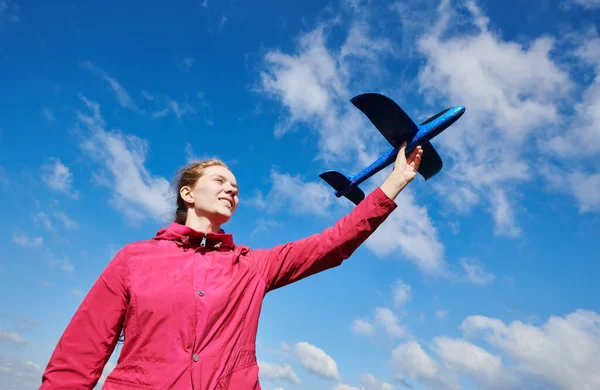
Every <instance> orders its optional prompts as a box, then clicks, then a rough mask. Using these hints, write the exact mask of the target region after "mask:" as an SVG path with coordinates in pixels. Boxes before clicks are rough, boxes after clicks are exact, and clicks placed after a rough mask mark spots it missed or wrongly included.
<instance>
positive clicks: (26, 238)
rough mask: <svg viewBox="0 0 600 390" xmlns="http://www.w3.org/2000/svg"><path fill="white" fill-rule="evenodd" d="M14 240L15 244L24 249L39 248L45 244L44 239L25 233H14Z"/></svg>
mask: <svg viewBox="0 0 600 390" xmlns="http://www.w3.org/2000/svg"><path fill="white" fill-rule="evenodd" d="M12 240H13V242H14V243H15V244H17V245H18V246H22V247H29V248H38V247H40V246H42V244H43V243H44V239H43V238H42V237H40V236H33V237H32V236H30V235H29V234H27V233H24V232H14V233H13V235H12Z"/></svg>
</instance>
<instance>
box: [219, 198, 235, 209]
mask: <svg viewBox="0 0 600 390" xmlns="http://www.w3.org/2000/svg"><path fill="white" fill-rule="evenodd" d="M219 201H220V202H221V203H223V204H224V205H225V206H227V207H229V208H230V209H232V208H233V201H232V200H231V199H229V198H220V199H219Z"/></svg>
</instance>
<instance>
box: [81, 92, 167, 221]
mask: <svg viewBox="0 0 600 390" xmlns="http://www.w3.org/2000/svg"><path fill="white" fill-rule="evenodd" d="M82 100H83V101H84V102H85V103H86V104H87V106H88V108H89V109H90V110H91V111H92V115H85V114H81V113H80V114H79V116H78V123H79V124H80V125H81V126H84V127H87V129H88V130H89V135H88V136H87V137H86V138H85V139H84V141H83V142H82V143H81V148H82V149H83V150H84V151H85V152H87V154H88V155H89V156H90V157H91V158H92V159H94V160H95V161H97V162H98V163H100V164H101V166H102V168H103V171H102V173H101V174H97V175H96V176H95V178H96V181H97V182H98V183H99V184H102V185H105V186H106V187H108V188H109V189H110V190H111V192H112V199H111V204H112V206H113V207H115V208H116V209H118V210H119V211H121V212H122V213H123V215H124V216H125V217H126V219H127V221H128V222H130V223H134V224H135V223H139V222H141V221H144V220H145V219H147V218H154V219H155V220H158V221H161V222H164V221H165V220H166V218H169V217H170V216H168V213H169V212H170V211H171V208H172V207H171V204H170V203H169V200H168V195H169V191H170V188H169V182H168V181H167V180H166V179H165V178H163V177H159V176H154V175H152V174H151V173H150V172H149V171H148V169H147V168H146V167H145V160H146V156H147V154H148V144H147V142H146V141H145V140H143V139H141V138H139V137H136V136H134V135H128V134H124V133H122V132H119V131H108V130H106V129H105V128H104V126H105V124H104V120H103V119H102V116H101V115H100V108H99V105H98V104H97V103H94V102H91V101H89V100H87V99H86V98H84V97H82Z"/></svg>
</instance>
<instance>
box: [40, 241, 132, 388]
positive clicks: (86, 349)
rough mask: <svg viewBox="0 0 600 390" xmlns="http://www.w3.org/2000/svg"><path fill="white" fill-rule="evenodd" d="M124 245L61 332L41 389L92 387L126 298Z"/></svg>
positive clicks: (116, 335) (116, 333)
mask: <svg viewBox="0 0 600 390" xmlns="http://www.w3.org/2000/svg"><path fill="white" fill-rule="evenodd" d="M126 250H127V247H125V248H123V249H122V250H121V251H119V253H117V255H116V256H115V257H114V258H113V259H112V261H111V262H110V263H109V264H108V265H107V267H106V268H105V269H104V271H103V272H102V274H101V275H100V277H99V278H98V280H97V281H96V282H95V283H94V285H93V286H92V288H91V289H90V291H89V292H88V294H87V295H86V297H85V298H84V300H83V302H82V303H81V305H80V306H79V308H78V309H77V311H76V312H75V314H74V315H73V318H72V319H71V321H70V322H69V324H68V325H67V328H66V329H65V331H64V333H63V334H62V336H61V338H60V340H59V341H58V344H57V345H56V348H55V349H54V352H53V354H52V356H51V357H50V361H49V362H48V365H47V367H46V370H45V372H44V374H43V375H42V384H41V387H40V389H43V390H54V389H92V388H93V387H94V386H96V384H97V382H98V380H99V378H100V376H101V374H102V370H103V369H104V366H105V365H106V362H107V361H108V359H109V358H110V355H111V354H112V352H113V350H114V348H115V346H116V344H117V341H118V338H119V336H120V333H121V329H122V324H123V319H124V316H125V312H126V308H127V303H128V302H129V288H128V286H129V271H128V263H127V254H126Z"/></svg>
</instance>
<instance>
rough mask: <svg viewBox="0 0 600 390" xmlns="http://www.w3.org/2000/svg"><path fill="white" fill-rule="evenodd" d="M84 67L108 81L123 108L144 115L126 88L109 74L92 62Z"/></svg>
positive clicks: (84, 64) (88, 62) (86, 63)
mask: <svg viewBox="0 0 600 390" xmlns="http://www.w3.org/2000/svg"><path fill="white" fill-rule="evenodd" d="M83 66H84V67H85V68H87V69H89V70H90V71H91V72H93V73H94V74H95V75H97V76H99V77H101V78H102V79H103V80H104V81H106V82H107V83H108V84H109V85H110V88H111V89H112V90H113V92H114V94H115V97H116V98H117V101H118V102H119V104H120V105H121V107H123V108H128V109H130V110H133V111H135V112H138V113H140V114H144V111H143V110H140V109H139V108H138V106H137V104H136V103H135V101H134V100H133V98H132V97H131V96H130V95H129V93H128V92H127V90H126V89H125V88H123V86H121V84H120V83H119V82H118V81H117V80H116V79H115V78H114V77H112V76H110V75H109V74H108V72H106V71H105V70H103V69H100V68H98V67H96V66H95V65H94V64H92V63H91V62H90V61H86V62H84V63H83Z"/></svg>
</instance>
